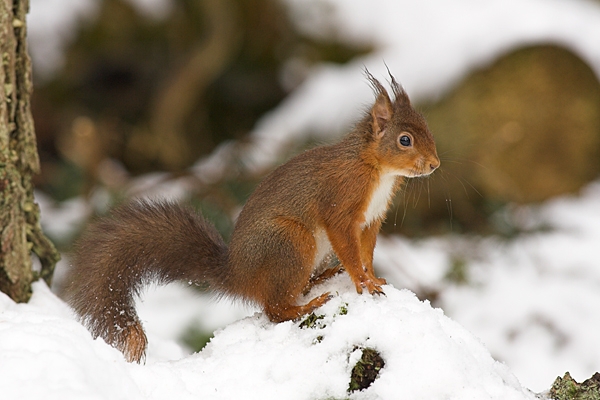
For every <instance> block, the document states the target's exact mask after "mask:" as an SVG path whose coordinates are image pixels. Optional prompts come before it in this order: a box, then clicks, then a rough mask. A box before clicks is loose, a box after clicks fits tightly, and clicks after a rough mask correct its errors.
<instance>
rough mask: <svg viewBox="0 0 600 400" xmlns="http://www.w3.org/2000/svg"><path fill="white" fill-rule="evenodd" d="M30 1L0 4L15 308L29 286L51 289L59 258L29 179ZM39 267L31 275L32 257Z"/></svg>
mask: <svg viewBox="0 0 600 400" xmlns="http://www.w3.org/2000/svg"><path fill="white" fill-rule="evenodd" d="M28 10H29V0H0V52H1V55H2V64H1V66H0V83H1V85H0V291H2V292H4V293H6V294H8V295H9V296H10V297H11V298H12V299H13V300H15V301H17V302H26V301H28V300H29V298H30V296H31V283H32V282H33V281H35V280H37V279H38V278H40V277H41V278H43V279H44V280H45V281H46V282H47V283H48V285H50V283H51V279H52V274H53V272H54V266H55V264H56V262H57V261H58V260H59V258H60V256H59V254H58V252H57V251H56V249H55V248H54V245H53V244H52V243H51V242H50V241H49V240H48V239H47V238H46V236H44V234H43V233H42V230H41V227H40V223H39V215H40V210H39V207H38V205H37V204H36V203H35V202H34V199H33V185H32V176H33V174H36V173H39V169H40V166H39V159H38V153H37V146H36V141H35V130H34V125H33V117H32V115H31V105H30V97H31V92H32V81H31V61H30V59H29V55H28V54H27V42H26V35H27V29H26V19H25V18H26V14H27V11H28ZM32 251H33V252H34V253H35V254H36V255H37V256H38V258H39V259H40V262H41V266H42V267H41V270H40V271H39V272H36V271H33V267H32V259H31V252H32Z"/></svg>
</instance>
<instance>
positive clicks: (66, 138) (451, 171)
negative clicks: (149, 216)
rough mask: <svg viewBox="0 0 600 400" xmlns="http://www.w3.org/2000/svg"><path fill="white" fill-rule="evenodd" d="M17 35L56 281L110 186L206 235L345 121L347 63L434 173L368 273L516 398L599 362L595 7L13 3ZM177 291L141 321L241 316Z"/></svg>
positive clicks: (392, 0) (349, 111) (394, 223)
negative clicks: (206, 227)
mask: <svg viewBox="0 0 600 400" xmlns="http://www.w3.org/2000/svg"><path fill="white" fill-rule="evenodd" d="M28 29H29V41H30V53H31V56H32V60H33V68H34V84H35V91H34V96H33V100H32V101H33V113H34V119H35V123H36V133H37V138H38V146H39V153H40V157H41V162H42V174H41V175H40V176H38V177H37V182H36V185H37V188H38V189H37V192H36V197H37V199H38V201H39V202H40V205H41V206H42V222H43V226H44V228H45V230H46V233H47V234H48V235H49V236H50V237H51V239H52V240H53V241H54V242H55V243H56V244H57V245H58V247H59V248H60V250H61V251H62V252H63V253H64V260H63V261H62V263H61V264H60V266H59V269H58V270H57V275H56V283H55V288H54V289H55V290H56V291H57V292H58V293H60V290H61V284H62V282H61V278H62V276H63V274H64V270H65V269H66V268H68V251H69V249H70V246H71V243H72V242H73V240H74V239H76V238H77V236H78V234H79V233H80V231H81V229H83V227H84V226H85V224H86V222H87V221H88V219H89V218H91V217H93V216H94V215H98V214H103V213H105V212H106V211H107V210H108V209H109V208H110V207H111V206H112V205H114V204H116V203H118V202H120V201H123V200H124V199H127V198H131V197H137V196H155V197H156V196H159V197H167V198H172V199H178V200H180V201H183V202H187V203H191V204H193V205H194V206H195V207H197V208H198V209H199V210H201V211H202V212H203V214H204V215H205V216H206V217H207V218H208V219H210V220H211V221H213V222H214V223H215V225H216V226H217V228H218V229H219V231H220V232H221V233H222V234H223V236H224V237H226V238H227V237H228V236H229V234H230V233H231V231H232V229H233V224H234V221H235V217H236V215H237V213H238V212H239V210H240V209H241V207H242V206H243V204H244V202H245V200H246V198H247V197H248V196H249V194H250V193H252V190H253V188H254V187H255V185H256V184H257V183H258V182H260V180H261V179H262V178H263V177H264V176H265V175H266V174H267V173H268V172H269V171H271V170H272V169H273V168H275V167H276V166H277V165H279V164H281V163H282V162H285V161H286V160H287V159H289V158H290V157H291V156H292V155H294V154H297V153H299V152H301V151H303V150H305V149H307V148H310V147H313V146H315V145H317V144H323V143H330V142H332V141H335V140H336V139H337V138H339V137H340V136H341V135H343V134H344V133H345V132H347V131H348V130H349V129H351V127H352V124H353V122H356V121H357V120H359V119H360V118H361V117H362V115H363V114H364V112H365V111H366V110H367V109H368V107H369V105H370V103H371V102H372V101H373V94H372V92H371V89H370V87H369V85H368V81H367V79H366V78H365V74H364V69H365V68H367V69H369V71H371V73H373V75H374V76H375V77H376V78H378V79H380V80H381V81H386V80H389V78H388V74H387V70H386V68H389V70H390V71H391V73H392V74H394V76H395V77H396V79H397V80H398V81H399V82H400V83H402V84H403V86H404V87H405V89H406V90H407V92H408V93H409V95H410V96H411V99H412V100H413V103H415V104H416V105H417V108H418V109H419V110H420V111H421V112H422V113H423V114H424V115H425V117H426V119H427V120H428V123H429V125H430V128H431V130H432V132H433V133H434V136H435V138H436V142H437V145H438V153H439V155H440V157H441V160H442V167H441V169H440V170H438V171H437V172H436V173H435V174H434V175H433V176H432V177H430V178H429V179H415V180H411V181H408V183H407V184H406V185H405V189H404V191H403V193H402V194H400V195H398V196H397V198H396V200H395V204H394V206H393V207H392V209H391V211H390V214H389V215H388V220H387V223H386V225H385V226H384V228H383V231H384V232H383V233H382V237H381V238H380V241H379V245H378V248H377V250H376V251H377V253H376V259H375V261H376V264H377V267H376V268H377V269H378V271H380V273H381V275H383V276H385V277H386V278H388V280H389V281H390V282H391V283H393V284H394V285H395V286H396V287H406V288H409V289H411V290H413V291H415V292H416V293H417V295H418V296H419V297H420V298H421V299H427V300H429V301H431V302H432V303H433V304H434V305H435V306H438V307H441V308H442V309H444V311H445V312H446V313H447V314H448V315H449V316H450V317H452V318H454V319H456V320H457V321H458V322H460V323H461V324H463V325H465V326H466V327H467V328H468V329H470V330H471V331H472V332H473V333H475V334H476V335H478V336H479V337H480V338H481V339H482V341H483V342H484V343H485V344H486V345H487V346H488V348H489V349H490V351H492V353H493V355H494V356H495V357H496V358H497V359H499V360H501V361H505V362H506V363H507V364H508V365H509V366H510V367H511V368H512V369H513V371H514V372H515V374H516V375H517V377H519V379H521V381H522V383H523V384H524V385H525V386H527V387H530V388H531V389H533V390H542V389H545V388H548V387H549V386H550V385H551V383H552V381H553V379H554V378H555V377H556V376H557V375H562V374H563V373H564V372H566V371H567V370H569V371H571V373H572V374H573V376H574V377H575V378H576V379H578V380H582V379H585V378H587V377H589V376H590V375H591V374H592V373H593V372H594V371H597V370H600V349H598V348H597V346H596V339H595V338H597V337H599V336H598V335H599V334H600V321H599V320H598V318H599V316H598V315H599V314H598V310H600V295H599V294H598V293H600V290H598V289H599V287H600V265H599V262H598V260H599V259H600V257H599V256H600V253H599V249H598V248H597V247H598V246H597V243H598V239H599V237H600V193H599V192H600V189H599V187H598V185H599V184H598V181H597V179H598V175H599V172H600V157H599V156H600V83H599V79H598V77H599V76H600V1H592V0H589V1H583V0H568V1H567V0H538V1H535V0H521V1H516V0H514V1H507V0H490V1H487V2H473V1H469V0H456V1H454V2H444V1H441V0H426V1H419V2H414V1H413V2H411V1H406V0H371V1H368V2H367V1H359V0H352V1H350V0H31V11H30V14H29V20H28ZM181 290H183V289H181ZM181 290H180V289H172V290H171V291H167V292H162V293H159V294H154V295H152V294H151V295H150V296H149V300H148V301H146V304H144V305H143V307H145V308H146V311H145V312H146V313H147V314H146V315H147V317H146V319H147V321H145V323H146V324H147V325H148V327H149V330H150V331H151V333H152V330H154V331H155V332H156V335H158V336H161V335H162V336H165V337H176V338H179V339H182V338H183V342H184V343H185V344H186V345H187V346H188V347H190V348H191V349H198V348H199V347H201V346H202V343H203V342H204V341H205V337H206V336H207V335H210V332H211V331H212V330H214V329H216V328H217V327H218V326H219V325H221V324H224V323H227V322H228V321H231V320H234V319H236V318H240V317H241V316H242V315H246V314H248V313H249V312H252V310H249V309H242V308H240V307H238V306H236V305H231V308H230V309H228V311H227V312H223V311H222V309H221V308H219V307H221V306H215V304H214V303H213V302H211V301H210V300H209V301H206V300H205V299H203V298H202V297H198V296H195V295H194V296H191V297H190V295H189V293H187V292H186V293H185V294H184V293H183V292H182V291H181ZM152 296H154V297H152ZM153 298H154V299H155V300H152V299H153ZM177 302H180V303H181V304H182V306H181V308H186V309H189V310H190V311H189V312H187V313H185V312H184V313H183V314H184V315H182V316H181V318H180V319H179V320H177V321H173V322H172V323H168V324H165V323H164V318H167V317H165V315H168V314H169V313H171V314H172V312H173V310H172V308H171V310H170V311H169V304H165V303H171V304H179V303H177ZM163 307H165V309H166V310H167V311H166V312H164V313H163V314H164V315H163V316H162V317H161V316H160V314H161V310H162V308H163ZM199 309H202V310H204V311H198V310H199ZM211 310H218V311H211ZM211 312H212V313H213V314H212V315H213V317H211V316H210V315H202V318H199V314H211ZM215 314H219V317H216V316H214V315H215ZM222 315H227V316H226V317H222ZM142 316H143V317H144V315H142ZM171 317H172V315H171ZM161 318H163V319H161ZM207 321H213V322H210V323H209V322H207ZM165 325H169V328H168V329H167V331H165V328H164V326H165ZM161 326H163V328H161ZM174 326H176V327H174ZM161 329H162V330H161ZM151 344H152V339H151Z"/></svg>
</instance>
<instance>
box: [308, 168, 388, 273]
mask: <svg viewBox="0 0 600 400" xmlns="http://www.w3.org/2000/svg"><path fill="white" fill-rule="evenodd" d="M396 176H397V174H395V173H387V174H383V175H382V176H381V179H380V181H379V186H378V187H377V189H375V191H374V192H373V194H372V196H371V200H370V202H369V206H368V207H367V211H366V212H365V222H364V223H363V226H362V227H363V228H364V227H366V226H369V225H370V224H371V223H372V222H373V221H374V220H376V219H378V218H382V217H383V216H384V214H385V212H386V211H387V208H388V204H389V202H390V198H391V196H392V192H393V190H394V183H395V182H396ZM314 238H315V247H316V251H315V258H314V261H313V271H314V270H315V269H316V268H318V267H319V266H320V265H321V263H322V262H323V259H324V258H325V257H327V255H329V254H330V253H331V252H332V251H333V249H332V248H331V243H330V242H329V238H328V237H327V233H326V232H325V229H323V228H317V229H316V230H315V233H314Z"/></svg>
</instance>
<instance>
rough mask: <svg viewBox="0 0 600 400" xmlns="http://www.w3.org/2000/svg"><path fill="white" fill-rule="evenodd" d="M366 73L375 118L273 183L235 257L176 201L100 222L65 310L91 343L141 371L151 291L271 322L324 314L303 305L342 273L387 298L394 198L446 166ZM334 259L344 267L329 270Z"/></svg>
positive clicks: (77, 255)
mask: <svg viewBox="0 0 600 400" xmlns="http://www.w3.org/2000/svg"><path fill="white" fill-rule="evenodd" d="M366 74H367V77H368V79H369V80H370V83H371V85H372V86H373V88H374V91H375V94H376V100H375V103H374V104H373V106H372V107H371V108H370V111H369V112H368V113H366V115H365V116H364V118H363V119H362V120H361V121H360V122H359V123H358V124H357V125H356V126H355V128H354V129H353V130H352V131H351V132H350V133H349V134H348V135H347V136H346V137H345V138H344V139H343V140H341V141H340V142H339V143H337V144H333V145H329V146H322V147H317V148H314V149H312V150H309V151H306V152H304V153H302V154H300V155H297V156H296V157H294V158H292V159H291V160H289V161H288V162H287V163H285V164H283V165H281V166H280V167H278V168H277V169H275V170H274V171H273V172H272V173H271V174H270V175H268V176H267V177H266V178H265V179H264V180H263V181H262V182H261V183H260V184H259V185H258V187H257V188H256V190H255V191H254V193H253V194H252V195H251V196H250V198H249V199H248V201H247V202H246V205H245V206H244V208H243V209H242V211H241V213H240V215H239V217H238V218H237V221H236V224H235V228H234V231H233V234H232V236H231V240H230V243H229V246H227V245H226V244H225V242H224V241H223V239H222V238H221V236H220V235H219V233H218V232H217V231H216V229H215V228H214V227H213V226H212V225H211V224H210V223H208V222H206V221H205V220H204V218H203V217H202V216H201V215H199V214H198V213H196V212H195V211H193V210H191V209H189V208H187V207H184V206H181V205H178V204H175V203H171V202H165V201H150V200H138V201H134V202H130V203H127V204H125V205H121V206H119V207H117V208H116V209H114V210H113V211H112V212H111V213H110V214H109V215H107V216H106V217H103V218H100V219H98V220H97V221H95V222H94V223H92V224H91V225H90V226H89V227H88V229H87V230H86V231H85V232H84V234H83V235H82V237H81V238H80V239H79V241H78V242H77V243H76V246H75V251H74V255H73V259H72V262H73V265H72V269H71V272H70V275H69V276H68V278H67V285H68V287H67V299H68V302H69V304H70V305H71V306H72V308H73V309H74V310H75V311H76V312H77V314H78V315H79V316H80V318H81V320H82V322H83V323H84V324H85V325H86V326H87V327H88V329H89V330H90V331H91V332H92V334H93V336H94V337H98V336H100V337H102V338H103V339H104V340H105V341H106V342H107V343H109V344H111V345H112V346H114V347H116V348H117V349H119V350H120V351H121V352H123V354H124V355H125V358H126V359H127V360H128V361H130V362H133V361H136V362H140V361H141V360H142V359H143V358H144V357H145V352H146V345H147V338H146V335H145V333H144V329H143V328H142V325H141V323H140V320H139V318H138V316H137V313H136V311H135V308H134V306H135V300H134V299H135V296H136V295H138V294H139V292H140V291H141V289H142V287H143V286H144V285H145V284H147V283H149V282H158V283H162V284H165V283H169V282H173V281H176V280H183V281H186V282H192V283H195V284H206V283H208V285H209V288H210V290H212V291H213V292H215V293H217V294H218V295H223V296H229V297H232V298H237V299H242V300H244V301H248V302H251V303H255V304H258V305H259V306H261V307H262V309H263V310H264V312H265V314H266V315H267V316H268V318H269V319H270V320H271V321H273V322H281V321H286V320H293V319H297V318H298V317H301V316H303V315H305V314H308V313H310V312H312V311H313V310H315V309H316V308H318V307H320V306H322V305H323V304H324V303H326V302H327V301H328V300H329V299H330V298H331V295H330V294H329V293H324V294H322V295H320V296H318V297H316V298H314V299H312V300H310V301H309V302H308V303H306V304H302V305H300V304H298V299H299V298H300V297H301V295H302V294H303V293H307V292H308V289H310V288H311V287H312V286H313V285H315V284H316V283H319V282H321V281H322V280H324V279H327V278H328V277H330V276H333V275H334V274H335V273H337V272H339V271H340V270H342V269H343V270H345V271H346V272H347V273H348V275H349V276H350V278H351V279H352V281H353V282H354V285H355V286H356V291H357V292H358V293H362V292H363V291H365V290H366V291H367V292H369V293H371V294H383V290H382V288H381V286H382V285H384V284H385V283H386V281H385V279H382V278H378V277H376V276H375V273H374V272H373V249H374V247H375V242H376V240H377V233H378V232H379V229H380V227H381V224H382V222H383V220H384V218H385V215H386V211H387V209H388V207H389V205H390V202H391V200H392V196H393V194H394V193H395V192H396V191H397V190H398V189H399V187H400V184H401V183H402V181H403V179H404V177H409V178H410V177H418V176H425V175H429V174H431V173H432V172H433V171H434V170H435V169H436V168H437V167H439V165H440V160H439V158H438V156H437V152H436V148H435V142H434V139H433V136H432V134H431V132H430V131H429V129H428V128H427V124H426V122H425V119H424V118H423V116H421V115H420V114H419V113H418V112H417V111H415V109H414V108H413V107H412V106H411V103H410V100H409V98H408V95H407V94H406V92H405V91H404V89H403V88H402V87H401V86H400V85H399V84H398V83H397V82H396V80H395V79H394V78H393V76H392V77H391V83H390V84H391V88H392V91H393V95H394V98H393V100H392V99H391V98H390V96H389V95H388V92H387V91H386V89H385V88H384V87H383V86H382V85H381V83H379V81H377V80H376V79H375V78H374V77H373V76H372V75H371V74H370V73H369V72H366ZM390 76H391V75H390ZM331 252H334V253H335V255H336V256H337V258H338V259H339V261H340V263H341V266H338V267H336V268H330V269H326V270H325V271H321V269H322V268H319V266H320V264H321V263H322V261H323V260H324V258H325V257H326V256H327V255H328V254H330V253H331Z"/></svg>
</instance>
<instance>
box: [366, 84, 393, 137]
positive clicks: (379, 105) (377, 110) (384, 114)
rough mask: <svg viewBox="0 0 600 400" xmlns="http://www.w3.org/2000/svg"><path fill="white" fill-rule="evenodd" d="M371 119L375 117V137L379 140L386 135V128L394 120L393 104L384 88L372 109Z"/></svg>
mask: <svg viewBox="0 0 600 400" xmlns="http://www.w3.org/2000/svg"><path fill="white" fill-rule="evenodd" d="M377 83H379V82H377ZM371 117H373V135H374V136H375V138H377V139H379V138H381V137H382V136H383V135H384V130H385V127H386V125H387V123H388V122H389V121H390V119H391V118H392V102H391V101H390V98H389V97H388V94H387V92H386V91H385V89H384V88H383V87H381V90H380V91H379V94H378V95H377V100H375V104H373V108H371Z"/></svg>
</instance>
